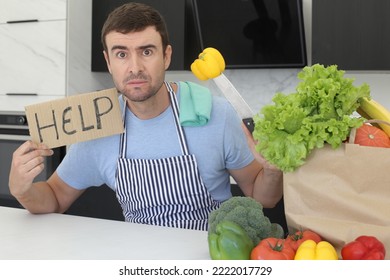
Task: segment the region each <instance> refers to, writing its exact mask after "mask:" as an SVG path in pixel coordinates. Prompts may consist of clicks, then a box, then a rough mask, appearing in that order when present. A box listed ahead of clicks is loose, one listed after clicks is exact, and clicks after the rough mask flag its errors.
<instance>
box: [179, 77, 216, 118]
mask: <svg viewBox="0 0 390 280" xmlns="http://www.w3.org/2000/svg"><path fill="white" fill-rule="evenodd" d="M211 104H212V96H211V92H210V90H209V89H208V88H206V87H204V86H201V85H198V84H196V83H192V82H180V115H179V118H180V124H181V125H182V126H202V125H205V124H207V122H208V121H209V119H210V115H211V107H212V105H211Z"/></svg>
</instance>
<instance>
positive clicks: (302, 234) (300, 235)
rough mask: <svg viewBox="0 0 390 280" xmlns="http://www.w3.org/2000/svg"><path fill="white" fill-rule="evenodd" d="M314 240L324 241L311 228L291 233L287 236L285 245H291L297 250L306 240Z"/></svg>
mask: <svg viewBox="0 0 390 280" xmlns="http://www.w3.org/2000/svg"><path fill="white" fill-rule="evenodd" d="M306 240H313V241H315V242H316V243H318V242H320V241H322V238H321V236H320V235H318V234H317V233H315V232H314V231H311V230H303V231H300V230H298V231H296V232H295V233H293V234H289V235H288V236H287V237H286V242H285V246H290V247H291V248H292V249H293V250H294V251H296V250H297V249H298V247H299V245H301V244H302V243H303V242H304V241H306Z"/></svg>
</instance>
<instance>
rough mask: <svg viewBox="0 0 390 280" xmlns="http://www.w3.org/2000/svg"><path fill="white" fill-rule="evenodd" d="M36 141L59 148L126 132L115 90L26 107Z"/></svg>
mask: <svg viewBox="0 0 390 280" xmlns="http://www.w3.org/2000/svg"><path fill="white" fill-rule="evenodd" d="M25 111H26V117H27V122H28V127H29V130H30V136H31V138H32V141H34V142H36V143H45V144H46V145H47V146H49V148H55V147H60V146H65V145H69V144H73V143H76V142H81V141H87V140H91V139H96V138H100V137H105V136H109V135H114V134H119V133H122V132H123V131H124V127H123V121H122V113H121V108H120V106H119V100H118V93H117V90H116V89H115V88H112V89H107V90H102V91H96V92H91V93H84V94H78V95H74V96H70V97H67V98H62V99H58V100H54V101H49V102H44V103H39V104H34V105H29V106H26V107H25Z"/></svg>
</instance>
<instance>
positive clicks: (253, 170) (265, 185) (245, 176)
mask: <svg viewBox="0 0 390 280" xmlns="http://www.w3.org/2000/svg"><path fill="white" fill-rule="evenodd" d="M242 128H243V130H244V132H245V136H246V138H247V142H248V145H249V147H250V149H251V151H252V154H253V155H254V157H255V160H254V161H253V162H252V163H250V164H249V165H248V166H246V167H244V168H241V169H237V170H229V171H230V174H231V175H232V177H233V178H234V180H235V181H236V182H237V184H238V185H239V186H240V188H241V190H242V191H243V193H244V194H245V195H246V196H251V197H253V198H255V199H256V200H257V201H259V202H260V203H261V204H262V205H263V207H265V208H272V207H274V206H275V205H276V204H277V203H278V202H279V200H280V199H281V198H282V196H283V172H282V171H280V170H279V169H277V168H276V167H275V166H273V165H270V164H269V163H268V162H267V161H266V160H265V159H264V158H263V157H262V156H261V155H260V154H259V153H258V152H257V151H256V142H255V140H254V139H253V136H252V134H251V133H250V132H249V130H248V129H247V128H246V127H245V126H244V125H242Z"/></svg>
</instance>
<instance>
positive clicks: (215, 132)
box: [9, 2, 282, 230]
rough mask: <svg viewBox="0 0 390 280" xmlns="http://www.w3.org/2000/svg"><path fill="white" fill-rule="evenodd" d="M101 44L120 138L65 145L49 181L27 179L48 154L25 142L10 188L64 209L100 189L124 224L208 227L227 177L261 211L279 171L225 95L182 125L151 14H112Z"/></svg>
mask: <svg viewBox="0 0 390 280" xmlns="http://www.w3.org/2000/svg"><path fill="white" fill-rule="evenodd" d="M102 42H103V47H104V57H105V59H106V62H107V66H108V69H109V72H110V73H111V75H112V77H113V80H114V83H115V85H116V88H117V89H118V91H119V92H120V93H121V94H122V97H121V98H120V102H121V104H122V105H123V108H124V111H123V113H124V124H125V132H124V133H123V134H122V135H115V136H110V137H105V138H100V139H96V140H92V141H87V142H81V143H77V144H74V145H72V146H71V147H70V149H69V150H68V152H67V155H66V157H65V158H64V160H63V161H62V163H61V164H60V166H59V167H58V169H57V171H56V172H54V174H53V175H52V176H51V177H50V178H49V179H48V180H47V181H46V182H37V183H33V180H34V178H35V177H36V176H37V175H38V174H39V173H40V172H41V171H42V169H43V168H44V166H43V158H44V157H45V156H50V155H51V154H52V151H51V150H49V149H47V147H45V146H44V145H43V144H39V145H38V144H34V143H32V142H30V141H27V142H25V143H24V144H22V145H21V146H20V147H19V148H18V149H17V150H16V151H15V152H14V156H13V161H12V166H11V172H10V180H9V185H10V191H11V193H12V194H13V195H14V196H15V197H16V198H17V199H18V201H19V202H20V203H21V204H22V205H23V206H24V207H25V208H26V209H28V210H29V211H30V212H32V213H49V212H58V213H62V212H65V211H66V210H67V209H68V208H69V207H70V205H71V204H72V203H73V202H74V201H75V200H76V199H77V198H78V197H79V196H80V195H81V194H82V193H83V192H84V190H85V189H86V188H88V187H90V186H100V185H103V184H107V185H108V186H109V187H111V188H112V189H113V190H115V192H116V195H117V198H118V201H119V203H120V204H121V206H122V209H123V214H124V217H125V220H126V221H129V222H137V223H147V224H155V225H162V226H170V227H181V228H190V229H199V230H207V219H208V214H209V213H210V211H212V210H213V209H216V208H218V207H219V205H220V203H221V202H223V201H224V200H226V199H228V198H229V197H231V192H230V176H232V177H233V178H234V179H235V181H236V182H237V184H238V185H239V186H240V188H241V190H242V191H243V193H244V194H245V195H246V196H251V197H254V198H255V199H256V200H258V201H259V202H261V203H262V204H263V206H264V207H273V206H274V205H275V204H276V203H277V202H278V201H279V200H280V198H281V197H282V173H281V172H280V171H279V170H277V169H275V168H273V167H271V166H268V165H267V164H266V162H265V161H263V160H262V158H261V156H260V155H259V154H257V153H256V151H255V144H254V142H253V138H251V135H250V133H249V132H248V131H247V130H245V133H246V137H245V133H244V132H243V127H242V125H241V121H240V120H239V118H238V116H237V114H236V113H235V112H234V110H233V108H232V107H231V106H230V104H229V103H228V102H227V101H226V100H225V99H222V98H221V97H213V100H212V110H211V116H210V119H209V121H208V123H207V124H205V125H202V126H195V127H193V126H191V127H187V126H186V127H183V126H181V125H180V119H179V116H180V107H179V101H178V100H180V91H181V86H180V83H171V82H165V71H166V70H167V69H168V67H169V64H170V62H171V54H172V47H171V46H170V45H169V40H168V34H167V30H166V26H165V23H164V20H163V19H162V17H161V15H160V14H159V13H158V12H157V11H156V10H155V9H153V8H151V7H149V6H146V5H144V4H138V3H133V2H132V3H128V4H125V5H123V6H121V7H119V8H117V9H116V10H114V11H113V12H112V13H111V14H110V15H109V16H108V18H107V20H106V22H105V24H104V26H103V29H102ZM247 139H248V140H247ZM248 143H249V145H248Z"/></svg>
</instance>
